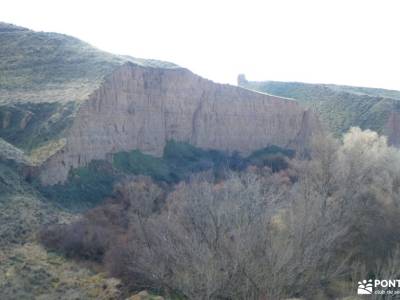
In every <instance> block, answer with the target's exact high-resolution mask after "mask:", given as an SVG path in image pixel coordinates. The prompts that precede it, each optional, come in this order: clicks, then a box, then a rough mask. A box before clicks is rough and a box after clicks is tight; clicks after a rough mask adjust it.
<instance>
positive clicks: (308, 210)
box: [41, 128, 400, 299]
mask: <svg viewBox="0 0 400 300" xmlns="http://www.w3.org/2000/svg"><path fill="white" fill-rule="evenodd" d="M310 155H311V158H310V159H309V160H302V161H299V160H296V159H295V158H293V159H292V160H291V161H290V162H289V168H288V169H285V170H281V171H280V172H275V173H274V172H272V170H271V169H270V168H266V167H263V168H256V167H250V168H247V169H246V170H245V171H242V172H228V173H227V174H226V176H225V178H224V180H216V178H215V174H213V172H203V173H199V174H197V175H195V176H191V178H190V179H189V180H186V181H182V182H181V183H179V184H177V185H176V186H175V187H174V188H173V189H171V188H169V189H166V188H163V187H160V186H159V185H157V184H155V183H154V182H153V181H152V180H150V179H149V178H147V177H146V178H143V177H139V178H136V179H126V180H125V181H123V182H121V183H120V184H118V185H117V186H116V187H115V195H117V196H115V197H114V198H110V199H109V200H108V201H107V202H106V203H104V204H103V205H101V206H98V207H96V208H94V209H93V210H90V211H88V212H87V213H86V214H85V215H84V217H83V218H82V219H81V220H80V221H78V222H76V223H73V224H70V225H56V226H53V227H49V228H48V229H46V230H43V231H42V234H41V238H42V241H43V243H44V244H45V245H46V246H47V247H49V248H50V249H53V250H57V251H62V252H64V253H65V254H66V255H68V256H71V257H78V258H85V259H90V260H96V261H98V262H100V263H102V264H103V265H104V267H105V268H106V269H107V270H108V272H109V273H110V275H112V276H117V277H120V278H122V279H123V281H124V282H125V284H126V285H127V286H129V287H130V288H131V289H143V288H148V289H153V290H158V291H159V290H162V291H164V292H177V293H179V294H181V295H183V296H184V297H186V298H188V299H285V298H289V297H305V298H306V299H330V298H337V297H344V296H348V295H353V294H354V293H355V288H356V283H357V282H358V281H359V280H360V279H365V278H370V277H379V278H397V277H398V276H399V275H400V274H399V273H400V271H399V270H400V251H399V250H398V249H399V245H400V236H399V235H398V228H399V225H400V221H399V218H398V214H399V213H400V208H399V207H400V203H399V201H400V152H399V150H397V149H394V148H392V147H388V146H387V143H386V139H385V138H384V137H380V136H379V135H378V134H376V133H374V132H372V131H368V130H367V131H362V130H360V129H358V128H353V129H351V130H350V131H349V132H348V133H347V134H346V135H345V136H344V138H343V140H342V141H340V142H339V141H337V140H335V139H333V138H330V137H319V138H318V139H316V140H315V142H314V145H313V147H312V151H311V154H310ZM387 276H389V277H387Z"/></svg>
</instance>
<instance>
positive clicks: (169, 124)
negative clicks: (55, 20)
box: [40, 63, 313, 184]
mask: <svg viewBox="0 0 400 300" xmlns="http://www.w3.org/2000/svg"><path fill="white" fill-rule="evenodd" d="M312 123H313V122H312V121H310V114H309V113H307V112H306V111H305V110H304V108H302V107H301V106H300V105H299V104H297V103H296V102H295V101H292V100H290V99H284V98H280V97H275V96H270V95H266V94H262V93H257V92H253V91H249V90H246V89H243V88H240V87H235V86H230V85H222V84H216V83H214V82H212V81H209V80H206V79H203V78H201V77H199V76H197V75H195V74H193V73H191V72H190V71H188V70H186V69H183V68H175V69H161V68H148V67H143V66H139V65H136V64H132V63H126V64H124V65H123V66H121V67H119V68H117V69H116V70H115V71H114V72H113V73H112V74H111V75H110V76H108V77H107V78H106V80H105V81H104V83H103V84H102V85H101V86H100V88H99V89H97V90H96V91H95V92H94V93H93V94H92V95H91V96H90V97H89V98H88V100H86V101H85V102H84V103H82V104H81V106H80V108H79V110H78V112H77V113H76V117H75V119H74V121H73V124H72V126H71V127H70V129H69V130H68V132H67V134H66V144H65V146H64V147H63V148H62V149H61V150H59V151H58V152H57V153H55V154H54V155H53V156H51V157H50V158H49V159H48V160H47V161H45V162H44V164H43V165H42V167H41V170H40V179H41V181H42V183H44V184H54V183H57V182H63V181H65V180H66V179H67V176H68V172H69V170H70V169H71V168H76V167H80V166H84V165H86V164H87V163H89V162H90V161H91V160H94V159H106V158H107V155H108V154H111V153H116V152H119V151H127V150H132V149H139V150H141V151H143V152H145V153H149V154H153V155H161V154H162V151H163V148H164V146H165V144H166V142H167V141H168V140H176V141H184V142H189V143H190V144H192V145H195V146H198V147H201V148H208V149H217V150H226V151H234V150H237V151H239V152H241V153H249V152H250V151H253V150H256V149H259V148H262V147H265V146H267V145H278V146H283V147H285V146H290V145H294V144H296V145H298V144H299V143H301V142H302V141H300V140H304V139H307V137H308V136H309V135H310V134H311V132H312V128H311V127H312ZM303 142H304V141H303Z"/></svg>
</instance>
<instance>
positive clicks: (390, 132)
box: [385, 112, 400, 147]
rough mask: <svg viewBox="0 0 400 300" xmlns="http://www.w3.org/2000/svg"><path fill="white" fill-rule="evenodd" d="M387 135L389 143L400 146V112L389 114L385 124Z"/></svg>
mask: <svg viewBox="0 0 400 300" xmlns="http://www.w3.org/2000/svg"><path fill="white" fill-rule="evenodd" d="M385 135H387V137H388V143H389V144H390V145H392V146H395V147H400V113H399V112H392V113H391V114H390V115H389V118H388V121H387V123H386V126H385Z"/></svg>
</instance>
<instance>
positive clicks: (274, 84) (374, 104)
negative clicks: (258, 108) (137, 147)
mask: <svg viewBox="0 0 400 300" xmlns="http://www.w3.org/2000/svg"><path fill="white" fill-rule="evenodd" d="M240 85H241V86H242V87H245V88H248V89H253V90H256V91H260V92H265V93H269V94H273V95H278V96H283V97H290V98H294V99H296V100H298V101H300V102H302V103H304V104H305V105H307V106H310V107H313V108H314V109H315V110H316V111H318V112H319V113H320V115H321V119H322V121H324V122H325V123H326V124H327V126H328V128H329V129H331V130H332V131H333V132H334V133H336V134H341V133H343V132H345V131H347V129H348V128H350V127H351V126H360V127H361V128H363V129H366V128H369V129H372V130H375V131H378V132H379V133H382V132H383V130H384V126H385V122H386V120H387V118H388V115H389V113H390V112H391V111H393V110H400V101H399V100H400V92H399V91H391V90H383V89H373V88H361V87H350V86H339V85H329V84H306V83H300V82H278V81H264V82H252V81H247V82H246V81H241V83H240Z"/></svg>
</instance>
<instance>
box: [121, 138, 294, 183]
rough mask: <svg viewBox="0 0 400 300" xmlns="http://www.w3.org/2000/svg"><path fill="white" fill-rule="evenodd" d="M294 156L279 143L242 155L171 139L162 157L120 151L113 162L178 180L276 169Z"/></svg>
mask: <svg viewBox="0 0 400 300" xmlns="http://www.w3.org/2000/svg"><path fill="white" fill-rule="evenodd" d="M293 156H294V151H293V150H290V149H283V148H280V147H278V146H269V147H266V148H264V149H260V150H258V151H255V152H253V153H252V154H251V155H250V156H248V157H247V158H243V157H241V156H240V155H239V154H238V153H232V154H228V153H224V152H221V151H216V150H204V149H200V148H197V147H194V146H192V145H190V144H188V143H182V142H176V141H169V142H168V143H167V145H166V146H165V148H164V153H163V156H162V157H161V158H158V157H154V156H151V155H146V154H143V153H142V152H140V151H138V150H133V151H130V152H120V153H117V154H115V155H114V158H113V166H114V167H115V168H116V169H118V170H120V171H122V172H125V173H128V174H135V175H146V176H150V177H152V178H153V179H154V180H156V181H165V182H167V183H176V182H179V181H181V180H184V179H187V178H188V177H189V176H190V175H191V174H193V173H197V172H201V171H206V170H213V171H214V173H215V174H216V175H218V174H220V173H221V172H224V170H228V169H232V170H237V171H241V170H244V169H245V168H246V167H247V166H248V165H256V166H259V167H263V166H268V167H271V169H273V171H279V170H281V169H283V168H286V167H287V164H286V157H289V158H292V157H293ZM220 175H221V174H220Z"/></svg>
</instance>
